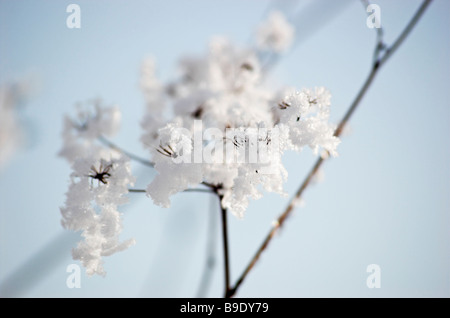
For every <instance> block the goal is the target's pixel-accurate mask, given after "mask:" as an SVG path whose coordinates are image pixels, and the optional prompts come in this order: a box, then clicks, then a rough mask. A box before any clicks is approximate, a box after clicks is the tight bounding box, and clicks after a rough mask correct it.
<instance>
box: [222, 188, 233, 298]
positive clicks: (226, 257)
mask: <svg viewBox="0 0 450 318" xmlns="http://www.w3.org/2000/svg"><path fill="white" fill-rule="evenodd" d="M222 199H223V196H222V195H219V204H220V212H221V215H222V237H223V261H224V271H225V293H224V297H225V298H230V297H231V295H230V291H231V289H230V260H229V253H228V225H227V223H228V222H227V209H225V208H223V207H222Z"/></svg>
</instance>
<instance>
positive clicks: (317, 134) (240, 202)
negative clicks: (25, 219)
mask: <svg viewBox="0 0 450 318" xmlns="http://www.w3.org/2000/svg"><path fill="white" fill-rule="evenodd" d="M292 37H293V29H292V27H291V26H289V25H288V24H287V22H286V21H285V20H284V18H283V17H282V16H281V15H280V14H275V15H272V16H271V17H270V19H269V21H268V22H267V23H266V24H263V25H262V26H260V28H259V31H258V35H257V38H258V41H257V42H258V44H259V46H256V47H257V48H258V47H259V48H260V49H264V50H272V51H273V52H274V53H275V54H278V53H279V52H280V51H283V50H285V49H287V47H288V46H289V44H290V42H291V40H292ZM259 53H260V51H258V49H254V48H253V49H252V48H240V47H237V46H235V45H233V44H232V43H231V42H230V41H228V40H226V39H224V38H214V39H213V40H212V41H211V43H210V45H209V50H208V52H207V54H206V55H205V56H200V57H194V58H193V57H190V58H182V59H181V60H180V63H179V68H180V76H179V77H178V78H176V79H175V80H173V81H170V82H169V83H163V82H161V81H160V80H158V78H157V76H156V68H155V63H154V61H153V60H152V59H148V60H146V61H145V62H144V63H143V65H142V77H141V87H142V90H143V93H144V97H145V100H146V111H145V114H144V116H143V119H142V121H141V126H142V128H143V135H142V137H141V141H142V143H143V145H144V147H145V148H146V149H147V150H148V151H149V158H148V160H149V162H151V164H149V165H151V166H153V168H154V169H155V170H156V171H157V175H156V176H155V178H154V179H153V180H152V181H151V182H150V184H149V185H148V186H147V188H146V192H147V194H148V196H150V197H151V198H152V200H153V202H154V203H155V204H158V205H160V206H163V207H169V206H170V197H171V196H172V195H173V194H176V193H178V192H181V191H184V190H186V189H189V188H191V187H195V186H198V185H202V186H207V187H209V188H210V189H212V190H214V191H215V192H216V193H217V194H218V196H219V198H220V199H221V206H222V209H225V210H228V211H230V212H231V213H233V214H234V215H236V216H237V217H239V218H242V217H244V214H245V211H246V209H247V207H248V204H249V200H250V199H259V198H261V197H262V195H263V191H267V192H276V193H280V194H285V193H284V190H283V184H284V182H285V181H286V178H287V175H288V174H287V171H286V169H285V168H284V166H283V164H282V156H283V154H284V153H285V152H286V151H288V150H294V151H301V150H302V149H303V148H304V147H305V146H308V147H310V148H312V149H313V150H314V151H315V152H316V153H318V150H319V149H324V150H326V152H327V153H329V154H331V155H336V154H337V152H336V147H337V145H338V144H339V139H338V138H337V137H335V136H334V134H333V133H334V128H335V127H334V126H333V125H332V124H330V123H329V109H330V93H329V92H328V91H327V90H326V89H325V88H322V87H319V88H314V89H293V88H274V87H270V86H267V85H266V84H265V77H264V74H263V71H262V65H261V62H260V60H259V58H258V57H259V56H260V54H259ZM91 106H93V107H90V108H89V109H90V110H85V109H82V108H80V109H79V112H78V119H76V120H75V119H71V118H69V117H67V118H66V120H65V128H64V133H63V138H64V145H63V149H62V150H61V152H60V154H61V156H63V157H65V158H66V159H68V160H69V162H70V163H71V164H72V168H73V173H72V183H71V185H70V187H69V191H68V192H67V200H66V205H65V206H64V207H63V208H62V209H61V212H62V214H63V225H64V226H65V227H66V228H69V229H72V230H77V231H82V233H83V236H84V238H85V240H84V241H83V242H81V243H80V244H79V245H78V247H77V248H76V249H75V250H74V252H73V255H74V257H75V258H76V259H80V260H81V261H82V263H83V264H84V265H85V266H86V267H87V270H88V273H90V274H92V273H98V274H103V273H104V271H103V267H102V256H106V255H109V254H112V253H114V252H116V251H120V250H122V249H124V248H126V247H127V246H129V245H130V244H132V242H133V241H126V242H123V243H120V242H119V234H120V230H121V222H120V213H119V212H118V210H117V208H118V206H119V205H121V204H123V203H124V202H125V200H126V197H125V195H126V194H127V192H128V188H129V186H131V185H132V184H133V183H134V177H132V176H131V174H130V167H129V160H128V158H127V157H126V156H124V155H123V153H120V152H118V151H116V150H117V149H114V148H113V149H111V147H105V146H104V145H102V144H101V143H100V142H99V140H101V139H102V138H104V137H108V136H112V135H113V134H114V133H115V132H116V131H117V129H118V125H119V121H120V112H119V110H118V108H117V107H103V106H102V105H101V103H100V102H98V101H94V102H93V103H92V105H91Z"/></svg>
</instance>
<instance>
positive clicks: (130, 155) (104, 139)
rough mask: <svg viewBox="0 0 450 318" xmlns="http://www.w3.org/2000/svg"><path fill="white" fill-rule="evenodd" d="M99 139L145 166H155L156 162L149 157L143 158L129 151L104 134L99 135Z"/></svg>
mask: <svg viewBox="0 0 450 318" xmlns="http://www.w3.org/2000/svg"><path fill="white" fill-rule="evenodd" d="M98 140H99V141H100V142H101V143H102V144H104V145H105V146H107V147H109V148H111V149H114V150H116V151H118V152H120V153H123V154H124V155H126V156H128V157H129V158H130V159H132V160H134V161H137V162H139V163H141V164H143V165H144V166H148V167H152V168H153V167H154V163H153V162H151V161H149V160H147V159H144V158H141V157H139V156H137V155H135V154H133V153H131V152H128V151H126V150H124V149H123V148H120V147H119V146H117V145H116V144H114V143H113V142H111V141H109V140H108V139H106V138H105V137H103V136H100V137H98Z"/></svg>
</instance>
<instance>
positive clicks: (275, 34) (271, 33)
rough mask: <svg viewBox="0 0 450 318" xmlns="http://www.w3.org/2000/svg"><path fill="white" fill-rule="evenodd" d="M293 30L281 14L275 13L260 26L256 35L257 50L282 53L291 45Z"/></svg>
mask: <svg viewBox="0 0 450 318" xmlns="http://www.w3.org/2000/svg"><path fill="white" fill-rule="evenodd" d="M293 39H294V28H293V27H292V26H291V25H290V24H289V23H288V22H287V20H286V18H285V17H284V15H283V14H282V13H281V12H278V11H275V12H272V13H271V14H270V15H269V18H268V19H267V21H265V22H264V23H263V24H261V25H260V26H259V28H258V31H257V34H256V44H257V47H258V49H260V50H263V51H273V52H275V53H282V52H284V51H286V50H287V49H288V48H289V47H290V46H291V44H292V41H293Z"/></svg>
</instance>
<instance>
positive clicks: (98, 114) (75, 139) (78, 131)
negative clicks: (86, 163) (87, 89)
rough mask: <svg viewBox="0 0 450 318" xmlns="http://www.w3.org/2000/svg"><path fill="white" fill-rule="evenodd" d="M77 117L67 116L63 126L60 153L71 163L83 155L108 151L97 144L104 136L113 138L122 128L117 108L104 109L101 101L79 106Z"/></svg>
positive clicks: (105, 153)
mask: <svg viewBox="0 0 450 318" xmlns="http://www.w3.org/2000/svg"><path fill="white" fill-rule="evenodd" d="M76 106H77V107H76V108H77V116H76V117H75V118H72V117H69V116H66V117H65V118H64V126H63V133H62V137H63V147H62V149H61V150H60V152H59V155H60V156H61V157H64V158H65V159H66V160H67V161H68V162H69V163H72V162H73V161H74V160H75V159H76V158H77V157H79V156H80V155H83V154H93V155H95V154H98V153H99V152H103V153H104V155H107V154H108V153H107V151H106V152H105V150H104V149H103V148H102V147H100V146H99V145H98V143H97V140H98V138H100V137H102V136H106V137H109V136H113V135H115V134H116V133H117V131H118V130H119V127H120V119H121V113H120V110H119V108H118V107H117V106H113V107H104V106H102V103H101V101H100V100H93V101H90V102H88V103H86V104H77V105H76Z"/></svg>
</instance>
